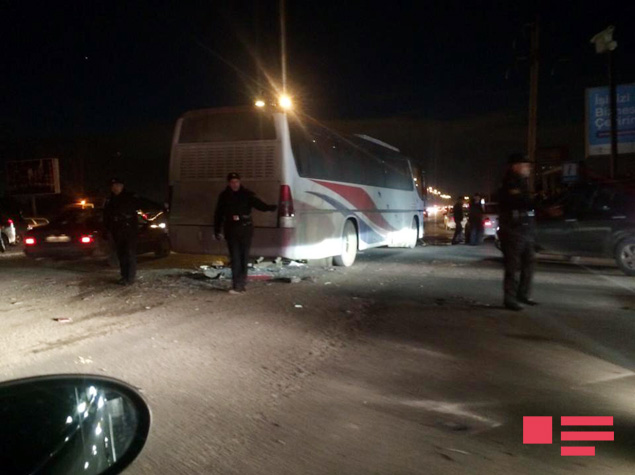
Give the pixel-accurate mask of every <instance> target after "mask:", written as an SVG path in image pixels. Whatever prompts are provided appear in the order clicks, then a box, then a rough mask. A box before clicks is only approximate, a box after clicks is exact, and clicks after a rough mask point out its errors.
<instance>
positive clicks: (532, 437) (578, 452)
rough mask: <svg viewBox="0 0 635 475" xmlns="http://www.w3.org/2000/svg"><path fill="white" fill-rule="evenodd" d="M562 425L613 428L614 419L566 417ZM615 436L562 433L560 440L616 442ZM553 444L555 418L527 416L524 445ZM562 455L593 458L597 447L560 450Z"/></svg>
mask: <svg viewBox="0 0 635 475" xmlns="http://www.w3.org/2000/svg"><path fill="white" fill-rule="evenodd" d="M560 424H561V425H562V426H564V427H575V426H587V427H589V426H593V427H596V426H612V425H613V417H592V416H591V417H579V416H565V417H562V418H560ZM614 437H615V435H614V433H613V432H612V431H562V432H561V433H560V440H561V441H563V442H569V441H585V442H586V441H611V442H612V441H614V440H615V438H614ZM552 443H553V417H551V416H527V417H523V444H544V445H551V444H552ZM560 455H562V456H570V457H581V456H582V457H593V456H595V447H572V446H566V447H561V448H560Z"/></svg>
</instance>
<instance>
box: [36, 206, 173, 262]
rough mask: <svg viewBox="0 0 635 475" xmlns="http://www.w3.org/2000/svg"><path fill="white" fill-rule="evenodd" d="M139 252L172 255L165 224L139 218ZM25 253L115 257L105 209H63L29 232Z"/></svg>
mask: <svg viewBox="0 0 635 475" xmlns="http://www.w3.org/2000/svg"><path fill="white" fill-rule="evenodd" d="M138 226H139V240H138V247H137V253H138V254H145V253H149V252H153V253H155V254H156V256H157V257H166V256H168V255H169V254H170V249H171V248H170V240H169V237H168V234H167V227H166V226H165V225H162V226H161V225H158V224H155V223H152V222H150V221H148V220H147V219H146V218H145V217H144V216H143V214H142V213H140V214H139V217H138ZM24 253H25V254H26V255H27V256H29V257H34V258H35V257H56V258H77V257H95V258H103V259H111V260H112V259H113V252H112V244H111V240H110V239H109V236H108V233H107V232H106V230H105V229H104V226H103V210H101V209H98V208H92V207H83V206H76V207H71V208H69V209H67V210H66V211H64V212H63V213H62V214H61V215H60V216H59V217H57V218H56V219H54V220H52V221H51V222H50V223H49V224H48V225H46V226H41V227H37V228H35V229H32V230H30V231H28V232H27V233H26V235H25V237H24Z"/></svg>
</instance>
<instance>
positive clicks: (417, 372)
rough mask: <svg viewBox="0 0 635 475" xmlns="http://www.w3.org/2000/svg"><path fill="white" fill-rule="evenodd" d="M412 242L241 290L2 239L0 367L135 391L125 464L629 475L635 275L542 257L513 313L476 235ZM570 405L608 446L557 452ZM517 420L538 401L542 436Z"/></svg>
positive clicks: (532, 412) (178, 261) (174, 263)
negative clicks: (530, 292) (132, 444)
mask: <svg viewBox="0 0 635 475" xmlns="http://www.w3.org/2000/svg"><path fill="white" fill-rule="evenodd" d="M426 242H427V245H426V246H420V247H417V248H416V249H377V250H373V251H368V252H364V253H363V254H361V255H360V256H359V258H358V262H357V263H356V264H355V265H354V266H353V267H352V268H349V269H342V268H305V267H297V268H285V269H284V271H283V272H284V275H285V276H289V275H295V276H298V277H300V278H301V279H303V280H301V281H300V282H299V283H287V282H286V281H257V282H253V283H252V284H251V285H250V288H249V291H248V293H247V294H246V295H242V296H231V295H228V294H227V293H226V292H225V290H226V289H227V288H228V282H226V281H223V280H212V279H209V278H207V277H205V276H204V275H203V274H202V273H201V272H200V271H199V270H197V268H198V266H199V265H202V264H210V262H211V258H209V257H208V258H205V257H201V256H179V255H172V256H171V257H169V258H168V259H164V260H155V259H153V258H142V262H141V265H140V269H141V270H140V275H141V280H140V282H139V283H138V284H137V285H135V286H133V287H130V288H121V287H118V286H116V285H114V284H113V282H114V281H115V280H116V277H117V276H116V272H115V271H114V270H112V269H108V268H106V267H103V266H102V265H101V264H99V263H92V262H85V261H74V262H50V261H30V260H27V259H26V258H24V257H23V256H22V255H21V254H20V253H19V252H15V250H14V251H13V252H10V253H7V254H4V255H0V276H1V277H0V296H1V297H0V319H1V322H2V323H1V325H2V326H1V328H2V331H1V332H0V348H1V350H0V375H1V377H2V379H3V380H8V379H13V378H18V377H24V376H31V375H37V374H48V373H62V372H64V373H65V372H83V373H96V374H103V375H109V376H113V377H116V378H120V379H123V380H125V381H128V382H130V383H131V384H132V385H134V386H136V387H139V388H140V389H141V391H142V393H143V394H144V396H145V397H146V398H147V400H148V401H149V403H150V406H151V408H152V412H153V427H152V430H151V434H150V439H149V441H148V444H147V446H146V448H145V450H144V451H143V453H142V454H141V455H140V457H139V459H138V460H137V461H136V462H135V463H134V464H133V465H132V466H131V467H130V468H129V469H128V470H127V472H126V473H130V474H151V473H157V474H158V473H161V474H181V473H183V474H191V473H202V474H208V473H209V474H216V473H219V474H227V473H229V474H233V473H236V474H262V473H276V474H300V473H310V474H313V473H315V474H330V473H345V474H368V473H377V474H388V473H389V474H411V473H412V474H416V473H421V474H423V473H426V474H430V473H435V474H436V473H438V474H446V473H447V474H456V473H474V474H498V473H500V474H509V473H517V474H534V473H539V474H551V473H554V474H561V473H562V474H565V473H567V474H568V473H584V474H599V473H602V474H608V473H611V474H621V473H624V474H626V473H633V471H634V470H635V429H634V427H635V377H634V374H633V370H634V369H635V345H634V344H633V341H635V323H634V321H635V279H633V278H628V277H626V276H624V275H622V274H621V273H620V272H619V271H618V270H617V268H616V267H615V266H614V265H613V264H612V263H609V262H601V261H600V262H598V261H595V262H586V261H581V262H578V263H576V264H572V263H567V262H563V261H561V260H558V259H553V258H541V260H540V263H539V265H538V273H537V278H536V285H535V292H534V297H535V298H536V300H538V301H539V302H540V303H541V305H540V306H539V307H535V308H530V309H527V310H525V311H524V312H522V313H513V312H509V311H507V310H505V309H503V308H502V306H501V303H502V295H501V294H502V282H501V280H502V264H501V256H500V253H499V252H498V251H497V250H496V249H495V248H494V246H493V245H492V244H491V243H485V244H484V245H482V246H478V247H471V246H450V245H448V242H449V233H447V232H445V231H442V230H441V229H440V228H438V227H436V226H435V225H434V224H433V223H432V224H430V225H429V226H428V229H427V238H426ZM59 317H70V318H71V319H72V322H70V323H59V322H57V321H55V320H54V319H55V318H59ZM565 415H574V416H589V415H601V416H613V417H614V421H615V422H614V427H613V428H612V430H614V432H615V441H614V442H597V443H591V444H592V445H595V446H596V447H597V449H596V450H597V452H596V456H595V457H586V458H581V457H561V456H560V446H561V445H563V444H564V445H567V443H561V442H560V438H559V434H558V431H559V430H560V426H559V420H560V419H559V418H560V416H565ZM523 416H553V417H554V440H553V442H554V443H553V444H552V445H523V439H522V425H523ZM608 430H610V429H608ZM568 445H571V443H568Z"/></svg>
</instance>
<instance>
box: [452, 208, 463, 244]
mask: <svg viewBox="0 0 635 475" xmlns="http://www.w3.org/2000/svg"><path fill="white" fill-rule="evenodd" d="M452 212H453V214H454V222H455V223H456V227H455V228H454V237H453V238H452V244H460V243H461V240H462V238H463V197H462V196H459V199H458V200H456V203H454V208H452Z"/></svg>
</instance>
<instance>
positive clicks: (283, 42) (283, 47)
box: [280, 0, 287, 94]
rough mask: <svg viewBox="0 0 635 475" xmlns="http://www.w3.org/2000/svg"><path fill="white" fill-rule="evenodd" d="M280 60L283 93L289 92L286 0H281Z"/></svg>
mask: <svg viewBox="0 0 635 475" xmlns="http://www.w3.org/2000/svg"><path fill="white" fill-rule="evenodd" d="M280 56H281V58H280V60H281V63H282V93H283V94H286V93H287V21H286V13H285V0H280Z"/></svg>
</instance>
